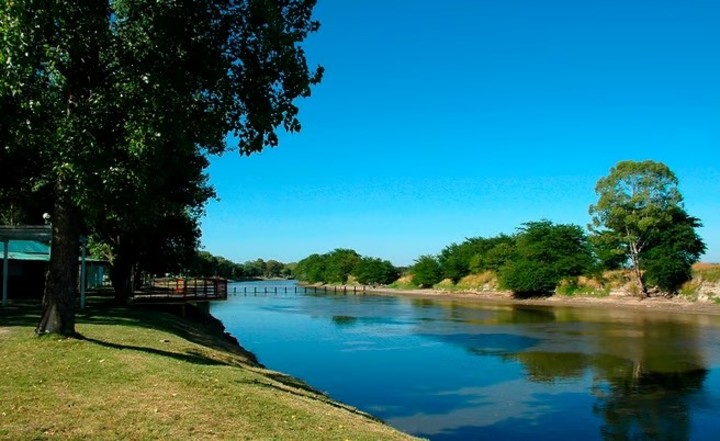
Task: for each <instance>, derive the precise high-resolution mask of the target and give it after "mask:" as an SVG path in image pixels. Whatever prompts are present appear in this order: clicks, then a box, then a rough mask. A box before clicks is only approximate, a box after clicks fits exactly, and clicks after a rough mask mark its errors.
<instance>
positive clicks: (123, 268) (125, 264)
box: [110, 236, 133, 304]
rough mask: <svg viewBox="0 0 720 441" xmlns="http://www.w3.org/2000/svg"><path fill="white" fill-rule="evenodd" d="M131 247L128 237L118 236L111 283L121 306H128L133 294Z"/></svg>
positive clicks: (111, 270)
mask: <svg viewBox="0 0 720 441" xmlns="http://www.w3.org/2000/svg"><path fill="white" fill-rule="evenodd" d="M129 245H130V244H129V243H128V239H127V237H124V236H118V239H117V242H116V243H115V259H113V264H112V268H110V281H111V282H112V286H113V289H114V290H115V301H116V302H118V303H120V304H126V303H127V302H128V299H130V297H131V296H132V293H133V283H132V276H133V265H132V261H133V259H132V258H131V254H130V252H129V250H130V248H131V247H130V246H129Z"/></svg>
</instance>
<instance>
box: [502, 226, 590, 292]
mask: <svg viewBox="0 0 720 441" xmlns="http://www.w3.org/2000/svg"><path fill="white" fill-rule="evenodd" d="M591 266H592V255H591V251H590V246H589V244H588V239H587V236H586V234H585V232H584V231H583V230H582V229H581V228H580V227H579V226H577V225H564V224H553V223H552V222H550V221H547V220H543V221H539V222H528V223H526V224H524V225H523V226H522V227H521V228H520V229H519V232H518V234H517V237H516V239H515V253H514V256H513V258H512V259H511V260H509V261H508V262H507V263H506V264H505V265H504V266H503V267H502V268H501V270H500V279H501V282H502V284H503V285H504V286H505V287H507V288H509V289H511V290H513V291H514V292H515V293H517V294H520V295H525V294H543V293H549V292H552V291H553V290H554V289H555V287H556V286H557V284H558V283H559V282H560V280H561V279H563V278H565V277H576V276H579V275H582V274H584V273H586V272H587V271H588V270H589V269H590V268H591Z"/></svg>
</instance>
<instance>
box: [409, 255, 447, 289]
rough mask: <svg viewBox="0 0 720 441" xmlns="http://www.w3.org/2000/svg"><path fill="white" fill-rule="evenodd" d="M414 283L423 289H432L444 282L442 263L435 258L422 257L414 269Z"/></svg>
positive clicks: (416, 262)
mask: <svg viewBox="0 0 720 441" xmlns="http://www.w3.org/2000/svg"><path fill="white" fill-rule="evenodd" d="M412 274H413V282H414V283H415V284H416V285H418V286H419V287H421V288H430V287H431V286H433V285H435V284H436V283H438V282H439V281H440V280H442V270H441V268H440V263H439V262H438V260H437V259H436V258H435V257H434V256H430V255H425V256H420V257H419V258H418V259H417V260H416V261H415V265H414V266H413V268H412Z"/></svg>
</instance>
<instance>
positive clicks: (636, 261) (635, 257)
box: [630, 242, 647, 299]
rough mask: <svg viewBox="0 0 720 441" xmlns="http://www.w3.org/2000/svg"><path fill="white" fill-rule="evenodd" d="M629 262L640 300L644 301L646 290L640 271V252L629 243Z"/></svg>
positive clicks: (632, 243) (635, 245) (634, 244)
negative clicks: (638, 289)
mask: <svg viewBox="0 0 720 441" xmlns="http://www.w3.org/2000/svg"><path fill="white" fill-rule="evenodd" d="M630 260H631V261H632V266H633V272H634V273H635V279H636V280H637V284H638V287H639V288H640V298H641V299H644V298H646V297H647V289H646V288H645V282H644V281H643V274H642V270H641V269H640V250H638V247H637V244H636V243H635V242H631V243H630Z"/></svg>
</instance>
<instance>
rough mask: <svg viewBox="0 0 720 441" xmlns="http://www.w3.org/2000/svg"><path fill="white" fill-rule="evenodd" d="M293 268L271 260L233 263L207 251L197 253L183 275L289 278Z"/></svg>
mask: <svg viewBox="0 0 720 441" xmlns="http://www.w3.org/2000/svg"><path fill="white" fill-rule="evenodd" d="M293 266H294V265H293V264H285V263H282V262H278V261H277V260H272V259H270V260H263V259H256V260H249V261H247V262H245V263H235V262H233V261H230V260H228V259H226V258H224V257H221V256H214V255H212V254H211V253H209V252H207V251H199V252H198V253H197V254H196V255H195V257H194V258H193V259H192V260H191V261H190V264H189V266H188V268H186V270H185V271H184V273H185V275H188V276H193V277H224V278H226V279H230V280H252V279H263V278H267V279H271V278H291V277H292V273H293V272H292V267H293Z"/></svg>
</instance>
